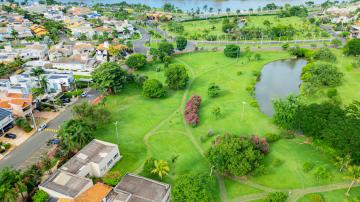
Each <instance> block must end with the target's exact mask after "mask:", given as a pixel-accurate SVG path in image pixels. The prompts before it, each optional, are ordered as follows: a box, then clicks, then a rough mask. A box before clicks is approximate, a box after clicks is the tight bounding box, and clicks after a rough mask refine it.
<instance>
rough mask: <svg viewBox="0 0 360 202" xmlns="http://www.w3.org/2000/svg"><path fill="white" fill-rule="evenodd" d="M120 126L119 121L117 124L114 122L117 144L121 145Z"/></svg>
mask: <svg viewBox="0 0 360 202" xmlns="http://www.w3.org/2000/svg"><path fill="white" fill-rule="evenodd" d="M118 124H119V122H118V121H115V122H114V125H115V130H116V140H117V144H119V133H118Z"/></svg>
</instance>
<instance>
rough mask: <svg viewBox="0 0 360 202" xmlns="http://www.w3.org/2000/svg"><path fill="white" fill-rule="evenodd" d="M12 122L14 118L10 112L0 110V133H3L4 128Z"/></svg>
mask: <svg viewBox="0 0 360 202" xmlns="http://www.w3.org/2000/svg"><path fill="white" fill-rule="evenodd" d="M13 122H14V117H13V116H12V112H11V111H9V110H7V109H3V108H0V131H1V132H2V133H4V128H6V127H7V126H8V125H10V124H12V123H13Z"/></svg>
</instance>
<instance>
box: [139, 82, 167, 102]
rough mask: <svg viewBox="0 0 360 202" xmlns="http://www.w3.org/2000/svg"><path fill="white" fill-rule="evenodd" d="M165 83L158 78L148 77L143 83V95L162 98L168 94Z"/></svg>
mask: <svg viewBox="0 0 360 202" xmlns="http://www.w3.org/2000/svg"><path fill="white" fill-rule="evenodd" d="M166 93H167V92H166V89H165V87H164V86H163V84H162V83H161V82H160V81H159V80H156V79H148V80H146V81H145V82H144V84H143V95H144V96H145V97H148V98H161V97H164V96H165V95H166Z"/></svg>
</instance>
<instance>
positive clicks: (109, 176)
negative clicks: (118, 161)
mask: <svg viewBox="0 0 360 202" xmlns="http://www.w3.org/2000/svg"><path fill="white" fill-rule="evenodd" d="M120 179H121V173H120V172H119V171H109V172H108V173H106V175H105V176H104V177H102V181H103V182H104V183H105V184H107V185H109V186H116V185H117V184H118V183H119V181H120Z"/></svg>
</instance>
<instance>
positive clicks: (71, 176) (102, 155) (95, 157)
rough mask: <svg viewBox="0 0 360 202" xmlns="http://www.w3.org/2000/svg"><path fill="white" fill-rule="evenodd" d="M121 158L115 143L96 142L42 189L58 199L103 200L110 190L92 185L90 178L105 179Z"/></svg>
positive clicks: (65, 165)
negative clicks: (104, 176) (106, 174)
mask: <svg viewBox="0 0 360 202" xmlns="http://www.w3.org/2000/svg"><path fill="white" fill-rule="evenodd" d="M120 159H121V156H120V152H119V149H118V146H117V145H116V144H112V143H108V142H104V141H100V140H96V139H94V140H93V141H91V142H90V143H89V144H87V145H86V146H85V147H84V148H83V149H81V150H80V151H79V152H78V153H77V154H76V155H75V156H74V157H72V158H71V159H70V160H69V161H68V162H66V163H65V164H64V165H63V166H61V168H60V169H59V170H58V171H57V172H56V173H54V174H53V175H51V176H50V177H49V178H48V179H47V180H46V181H45V182H43V183H41V184H40V185H39V189H40V190H43V191H45V192H46V193H48V194H49V195H50V196H51V197H53V198H58V199H60V198H64V199H70V200H72V201H73V200H75V201H78V202H80V201H86V202H89V201H92V200H95V199H100V200H96V201H102V199H104V198H106V197H107V195H108V194H109V193H110V191H111V188H110V187H108V186H106V185H103V184H96V185H95V186H93V183H92V180H91V179H89V178H87V177H90V176H94V177H102V176H103V175H104V174H105V173H106V172H107V171H108V170H110V169H111V168H112V167H113V166H114V165H115V163H116V162H117V161H119V160H120ZM87 199H89V201H88V200H87Z"/></svg>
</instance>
